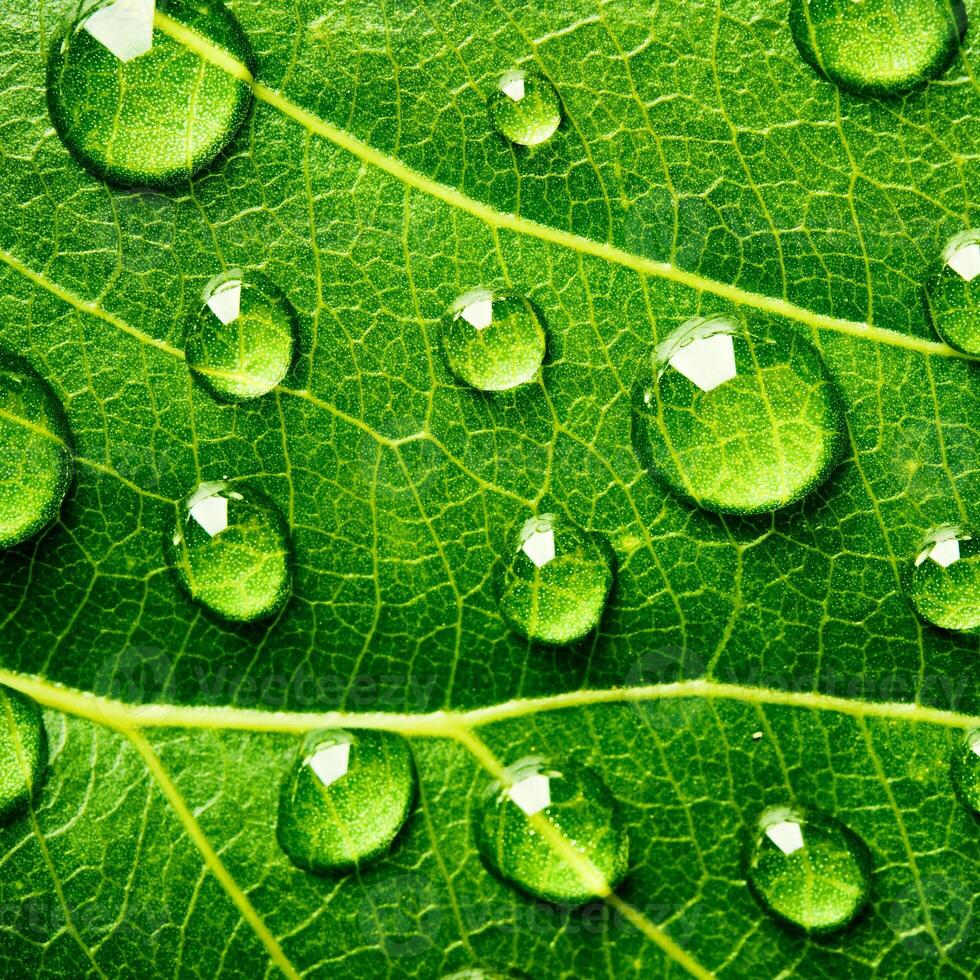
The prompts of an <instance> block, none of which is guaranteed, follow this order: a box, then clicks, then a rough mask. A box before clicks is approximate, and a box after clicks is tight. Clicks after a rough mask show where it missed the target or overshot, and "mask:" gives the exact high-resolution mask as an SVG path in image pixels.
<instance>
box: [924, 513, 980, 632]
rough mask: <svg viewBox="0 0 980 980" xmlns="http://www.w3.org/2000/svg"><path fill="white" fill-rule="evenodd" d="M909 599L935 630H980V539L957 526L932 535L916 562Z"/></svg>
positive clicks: (928, 536)
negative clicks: (936, 628) (936, 627)
mask: <svg viewBox="0 0 980 980" xmlns="http://www.w3.org/2000/svg"><path fill="white" fill-rule="evenodd" d="M909 597H910V598H911V600H912V604H913V605H914V606H915V608H916V610H917V611H918V613H919V615H920V616H921V617H922V618H923V619H925V620H926V621H927V622H929V623H932V624H933V625H934V626H941V627H943V629H948V630H973V629H976V628H977V627H980V537H978V536H977V535H976V533H974V532H973V531H972V530H967V529H964V528H960V527H956V526H955V525H943V526H941V527H938V528H934V529H933V530H932V531H930V532H929V533H928V534H927V535H926V536H925V538H924V539H923V542H922V544H921V545H920V547H919V550H918V551H917V552H916V555H915V560H914V561H913V562H912V570H911V578H910V588H909Z"/></svg>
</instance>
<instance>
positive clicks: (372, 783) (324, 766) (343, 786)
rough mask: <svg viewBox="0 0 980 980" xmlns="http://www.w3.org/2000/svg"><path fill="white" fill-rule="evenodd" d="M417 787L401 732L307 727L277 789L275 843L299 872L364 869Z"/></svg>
mask: <svg viewBox="0 0 980 980" xmlns="http://www.w3.org/2000/svg"><path fill="white" fill-rule="evenodd" d="M415 789H416V774H415V764H414V762H413V760H412V753H411V750H410V749H409V747H408V743H407V742H406V741H405V739H404V738H402V737H401V736H399V735H394V734H392V733H390V732H384V731H370V730H363V731H346V730H343V729H337V730H333V731H320V732H312V733H311V734H309V735H308V736H307V737H306V738H305V739H304V740H303V743H302V746H301V748H300V753H299V758H298V760H297V762H296V764H295V765H294V766H293V768H292V769H291V771H290V772H289V773H288V774H287V776H286V779H285V780H284V781H283V784H282V789H281V791H280V794H279V817H278V821H277V824H276V835H277V837H278V840H279V845H280V847H282V849H283V850H284V851H285V852H286V854H287V855H288V856H289V858H290V860H291V861H292V862H293V864H295V865H297V866H298V867H300V868H303V869H304V870H305V871H314V872H317V873H321V874H323V873H329V872H344V871H350V870H352V869H353V868H357V867H362V866H363V865H365V864H366V863H368V862H370V861H373V860H376V859H377V858H379V857H380V856H381V855H383V854H385V853H386V852H387V851H388V849H389V848H390V847H391V845H392V842H393V841H394V840H395V837H396V836H397V835H398V832H399V831H400V830H401V828H402V826H403V825H404V823H405V821H406V820H407V819H408V815H409V813H410V812H411V809H412V804H413V802H414V799H415Z"/></svg>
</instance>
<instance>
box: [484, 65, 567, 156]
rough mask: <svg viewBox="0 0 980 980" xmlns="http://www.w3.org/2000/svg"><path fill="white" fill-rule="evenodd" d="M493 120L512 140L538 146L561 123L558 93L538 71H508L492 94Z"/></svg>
mask: <svg viewBox="0 0 980 980" xmlns="http://www.w3.org/2000/svg"><path fill="white" fill-rule="evenodd" d="M490 121H491V122H492V123H493V126H494V128H495V129H496V130H497V132H499V133H500V134H501V135H502V136H504V137H505V138H506V139H508V140H510V142H511V143H519V144H520V145H521V146H537V145H538V144H539V143H544V142H545V140H548V139H551V137H552V136H553V135H554V132H555V130H556V129H558V125H559V124H560V123H561V102H560V101H559V99H558V93H557V92H556V91H555V87H554V85H552V84H551V82H549V81H548V79H546V78H545V77H544V76H543V75H540V74H538V72H535V71H511V72H508V73H507V74H506V75H504V76H503V77H502V78H501V79H500V81H499V82H498V83H497V90H496V91H495V92H494V93H493V95H491V96H490Z"/></svg>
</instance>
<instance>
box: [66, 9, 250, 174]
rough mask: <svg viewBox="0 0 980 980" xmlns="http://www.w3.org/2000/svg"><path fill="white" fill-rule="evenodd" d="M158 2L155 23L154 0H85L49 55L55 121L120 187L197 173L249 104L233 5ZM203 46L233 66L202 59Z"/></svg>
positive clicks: (244, 45) (83, 156)
mask: <svg viewBox="0 0 980 980" xmlns="http://www.w3.org/2000/svg"><path fill="white" fill-rule="evenodd" d="M156 6H157V8H158V10H157V19H156V23H155V24H154V21H153V16H154V14H153V11H154V5H153V0H96V2H94V3H93V2H83V3H81V4H79V6H78V13H77V15H76V17H75V19H74V20H73V21H72V22H71V23H69V24H68V26H67V28H66V30H65V31H64V32H63V33H62V34H61V35H60V36H59V37H58V38H56V39H55V41H54V44H53V45H52V48H51V52H50V55H49V57H48V67H47V90H48V108H49V111H50V113H51V121H52V122H53V123H54V126H55V129H57V131H58V133H59V135H60V136H61V138H62V140H63V141H64V143H65V145H66V146H67V147H68V149H69V150H70V151H71V152H72V154H73V155H74V156H75V157H76V158H77V159H78V160H79V161H80V162H81V163H82V164H83V165H84V166H85V167H87V168H88V169H89V170H91V171H92V173H94V174H95V175H96V176H98V177H102V178H104V179H105V180H108V181H111V182H112V183H116V184H121V185H123V186H135V185H144V186H147V187H157V188H162V187H171V186H173V185H174V184H177V183H179V182H180V181H182V180H186V179H187V178H189V177H191V176H192V175H193V174H196V173H197V172H198V171H200V170H201V169H202V168H204V167H206V166H207V165H208V164H209V163H210V162H211V161H212V160H214V158H215V157H216V156H217V155H218V154H219V153H220V152H221V151H222V150H223V149H224V148H225V147H226V146H227V145H228V143H229V142H230V141H231V139H232V137H233V136H234V135H235V132H236V131H237V130H238V127H239V126H240V125H241V124H242V122H243V120H244V119H245V116H246V114H247V112H248V109H249V106H250V105H251V102H252V93H251V89H250V88H249V85H248V83H247V79H249V78H250V72H251V68H252V66H253V62H254V56H253V54H252V48H251V45H250V44H249V42H248V39H247V38H246V36H245V34H244V32H243V31H242V29H241V27H240V26H239V24H238V21H237V20H236V19H235V17H234V16H233V15H232V14H231V12H230V11H228V10H227V9H226V8H225V6H224V5H223V4H220V3H208V4H199V3H180V2H176V0H157V4H156ZM170 32H173V33H175V34H181V35H182V36H181V39H180V40H177V38H176V37H174V36H172V33H170ZM195 45H196V46H198V50H194V46H195ZM204 45H207V46H210V47H211V48H212V49H214V50H215V52H216V54H217V55H218V56H220V57H223V58H225V59H227V60H228V64H227V65H226V66H225V67H220V68H219V67H218V66H217V65H215V64H212V63H211V62H210V61H207V60H206V59H205V58H203V57H202V56H201V54H200V53H198V51H199V50H200V48H201V47H202V46H204Z"/></svg>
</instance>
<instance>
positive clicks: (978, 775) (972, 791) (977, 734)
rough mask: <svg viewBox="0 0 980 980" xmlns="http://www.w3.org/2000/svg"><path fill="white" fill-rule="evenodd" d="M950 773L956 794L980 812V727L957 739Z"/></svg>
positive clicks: (976, 811)
mask: <svg viewBox="0 0 980 980" xmlns="http://www.w3.org/2000/svg"><path fill="white" fill-rule="evenodd" d="M949 774H950V778H951V779H952V781H953V788H954V789H955V790H956V795H957V796H959V798H960V799H961V800H962V801H963V803H964V805H966V806H967V807H969V808H970V809H971V810H973V811H974V812H975V813H978V814H980V728H977V729H974V730H973V731H972V732H967V733H966V734H964V735H961V736H960V738H959V739H958V740H957V743H956V746H955V747H954V749H953V758H952V761H951V762H950V768H949Z"/></svg>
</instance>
